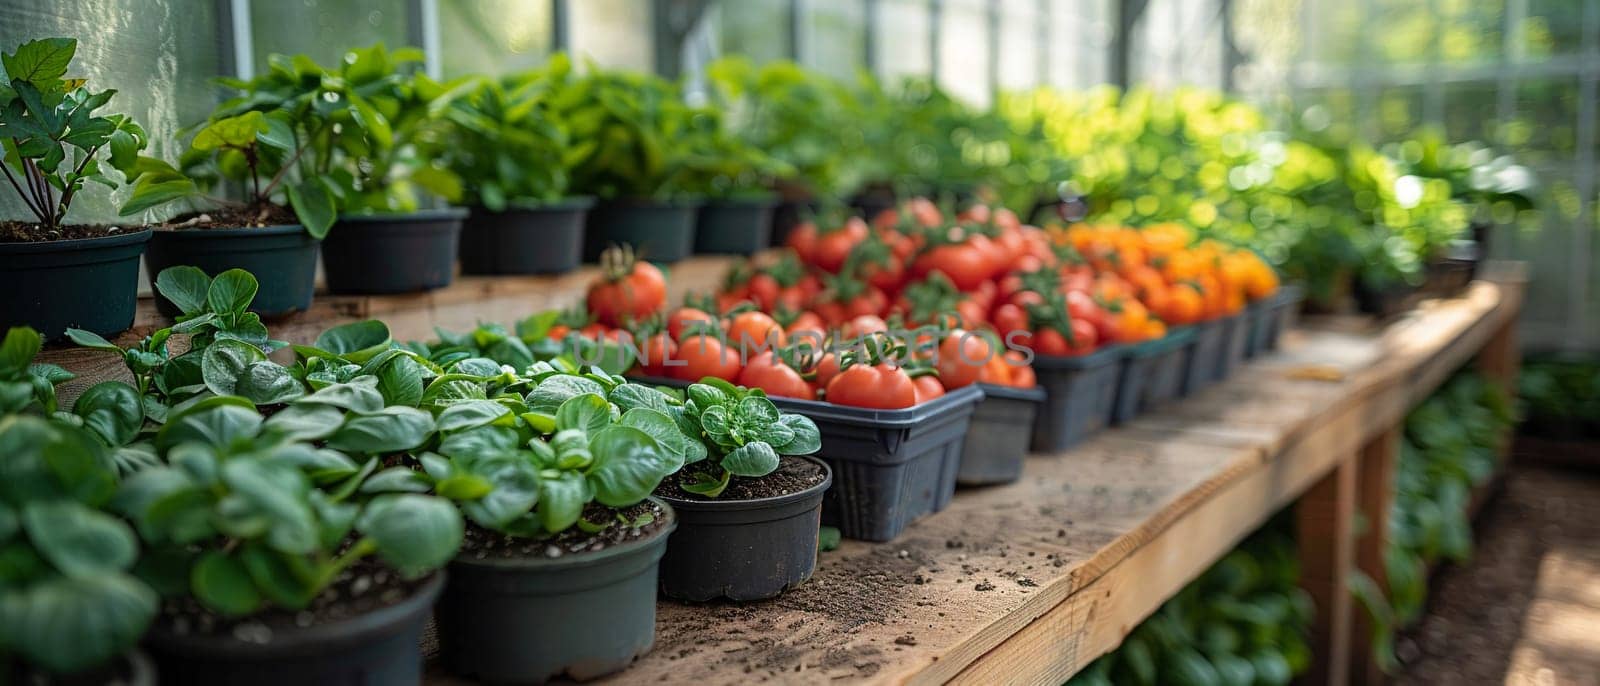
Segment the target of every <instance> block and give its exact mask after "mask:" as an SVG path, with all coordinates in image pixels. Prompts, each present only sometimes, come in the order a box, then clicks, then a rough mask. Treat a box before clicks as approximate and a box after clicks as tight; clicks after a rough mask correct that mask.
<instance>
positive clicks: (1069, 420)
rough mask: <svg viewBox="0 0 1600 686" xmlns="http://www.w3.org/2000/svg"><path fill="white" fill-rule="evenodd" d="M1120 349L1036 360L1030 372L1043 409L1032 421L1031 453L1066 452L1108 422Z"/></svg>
mask: <svg viewBox="0 0 1600 686" xmlns="http://www.w3.org/2000/svg"><path fill="white" fill-rule="evenodd" d="M1127 352H1128V350H1127V347H1126V346H1120V345H1115V346H1109V347H1106V348H1102V349H1100V350H1097V351H1095V352H1093V353H1090V354H1088V355H1082V356H1077V357H1044V356H1040V357H1036V358H1034V359H1033V371H1034V374H1035V375H1036V376H1038V378H1039V387H1040V388H1043V389H1044V392H1045V400H1044V404H1043V405H1042V406H1040V408H1039V414H1038V417H1037V418H1036V419H1035V420H1034V422H1033V441H1032V443H1033V450H1034V451H1035V452H1046V453H1053V452H1059V451H1062V450H1066V449H1067V448H1070V447H1072V446H1074V445H1077V444H1078V443H1080V442H1082V441H1083V440H1084V439H1085V438H1088V437H1089V436H1090V435H1092V434H1094V432H1096V431H1099V430H1100V429H1101V428H1103V427H1105V426H1106V425H1107V424H1110V423H1111V411H1112V408H1113V406H1114V405H1115V401H1116V397H1117V377H1118V373H1119V371H1120V370H1121V367H1122V358H1123V356H1124V355H1126V354H1127Z"/></svg>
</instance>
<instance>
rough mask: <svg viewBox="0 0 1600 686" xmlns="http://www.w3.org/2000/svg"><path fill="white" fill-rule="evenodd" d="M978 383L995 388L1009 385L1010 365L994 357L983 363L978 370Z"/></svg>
mask: <svg viewBox="0 0 1600 686" xmlns="http://www.w3.org/2000/svg"><path fill="white" fill-rule="evenodd" d="M978 381H979V382H981V383H986V384H992V385H995V386H1010V385H1011V365H1010V364H1007V363H1006V358H1005V357H1003V356H1001V355H995V356H993V357H991V358H989V359H988V361H986V362H984V363H983V367H981V368H979V370H978Z"/></svg>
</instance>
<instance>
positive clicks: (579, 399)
mask: <svg viewBox="0 0 1600 686" xmlns="http://www.w3.org/2000/svg"><path fill="white" fill-rule="evenodd" d="M611 419H612V416H611V403H610V402H608V401H607V400H606V399H605V397H604V396H601V395H600V394H597V393H584V394H582V395H576V396H573V397H571V398H568V399H567V400H566V401H565V402H563V403H561V407H560V408H559V409H557V410H556V429H557V430H559V431H565V430H568V429H576V430H578V431H582V432H584V433H591V434H592V433H594V432H596V431H599V430H601V429H604V428H605V427H606V426H607V425H609V424H610V423H611Z"/></svg>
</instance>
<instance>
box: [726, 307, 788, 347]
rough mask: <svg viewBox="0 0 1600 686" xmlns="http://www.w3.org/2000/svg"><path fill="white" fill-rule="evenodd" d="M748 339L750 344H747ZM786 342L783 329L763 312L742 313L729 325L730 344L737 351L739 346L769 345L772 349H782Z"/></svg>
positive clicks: (735, 316)
mask: <svg viewBox="0 0 1600 686" xmlns="http://www.w3.org/2000/svg"><path fill="white" fill-rule="evenodd" d="M746 339H749V341H750V342H749V343H746V342H745V340H746ZM784 341H785V336H784V333H783V327H781V326H778V323H777V322H775V321H773V320H772V317H769V316H767V315H766V314H765V313H763V312H756V311H754V310H752V311H749V312H740V313H739V314H737V315H734V317H733V321H731V322H729V323H728V344H729V345H732V346H734V347H735V350H737V349H738V346H743V345H767V344H768V343H771V344H772V347H781V346H782V345H783V344H784Z"/></svg>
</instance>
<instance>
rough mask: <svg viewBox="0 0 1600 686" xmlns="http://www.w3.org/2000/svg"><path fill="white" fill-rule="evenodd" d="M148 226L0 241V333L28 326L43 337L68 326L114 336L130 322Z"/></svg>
mask: <svg viewBox="0 0 1600 686" xmlns="http://www.w3.org/2000/svg"><path fill="white" fill-rule="evenodd" d="M150 233H151V231H150V229H140V230H138V231H131V232H128V233H122V234H114V235H110V236H103V237H99V238H79V239H73V240H65V241H44V242H39V243H0V283H4V284H5V285H6V294H5V297H3V298H0V331H5V330H8V329H10V328H11V327H13V326H24V325H26V326H31V327H33V328H34V329H35V330H37V331H38V332H39V333H41V334H43V335H44V337H45V339H46V340H54V339H57V338H60V337H61V335H62V334H63V333H65V332H66V330H67V329H68V328H77V329H84V330H87V331H93V332H95V333H97V334H100V335H102V336H113V335H116V334H119V333H122V332H123V331H126V330H128V327H130V326H133V315H134V311H135V310H136V309H138V304H139V255H140V254H141V253H143V252H144V247H145V243H146V242H147V241H149V240H150Z"/></svg>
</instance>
